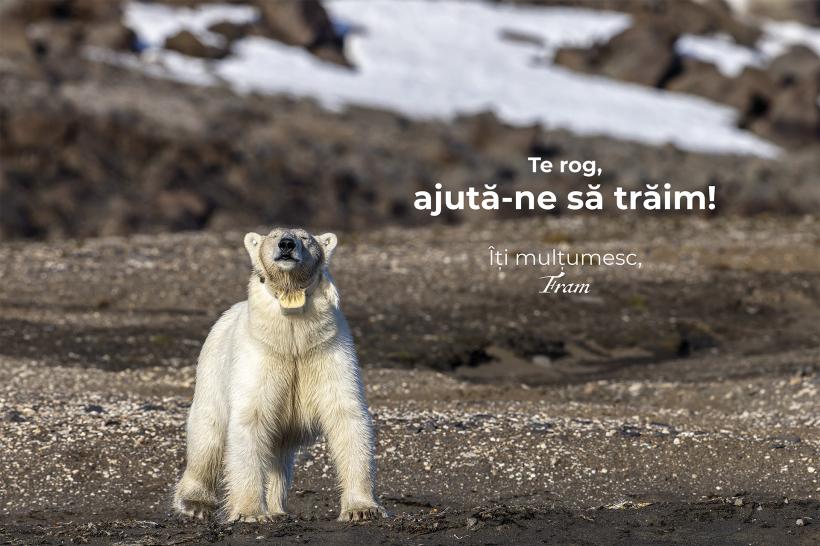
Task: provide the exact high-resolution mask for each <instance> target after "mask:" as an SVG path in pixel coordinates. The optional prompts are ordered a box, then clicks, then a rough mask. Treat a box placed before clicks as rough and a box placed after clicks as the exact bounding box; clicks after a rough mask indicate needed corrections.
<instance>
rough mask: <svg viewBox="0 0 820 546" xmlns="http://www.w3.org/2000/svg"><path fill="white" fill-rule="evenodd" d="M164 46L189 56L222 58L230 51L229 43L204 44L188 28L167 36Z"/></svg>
mask: <svg viewBox="0 0 820 546" xmlns="http://www.w3.org/2000/svg"><path fill="white" fill-rule="evenodd" d="M164 47H165V49H170V50H173V51H178V52H179V53H182V54H183V55H188V56H189V57H200V58H203V59H221V58H223V57H226V56H227V55H228V53H229V52H230V49H229V47H228V45H227V44H226V45H224V46H223V47H217V46H213V45H209V44H204V43H202V41H201V40H200V39H199V38H197V37H196V35H195V34H194V33H192V32H190V31H188V30H182V31H180V32H178V33H176V34H174V35H173V36H170V37H169V38H167V39H166V40H165V45H164Z"/></svg>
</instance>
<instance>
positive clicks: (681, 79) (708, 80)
mask: <svg viewBox="0 0 820 546" xmlns="http://www.w3.org/2000/svg"><path fill="white" fill-rule="evenodd" d="M733 85H734V82H733V81H732V80H731V79H730V78H727V77H726V76H724V75H723V74H721V72H720V71H719V70H718V69H717V67H716V66H715V65H713V64H711V63H706V62H703V61H699V60H697V59H691V58H684V59H683V60H682V61H681V71H680V74H679V75H677V76H676V77H675V78H672V79H671V80H670V81H669V82H668V84H667V85H666V89H668V90H669V91H675V92H678V93H689V94H691V95H699V96H701V97H706V98H708V99H711V100H714V101H720V102H723V101H725V100H726V98H727V95H728V94H729V92H730V91H731V89H732V87H733Z"/></svg>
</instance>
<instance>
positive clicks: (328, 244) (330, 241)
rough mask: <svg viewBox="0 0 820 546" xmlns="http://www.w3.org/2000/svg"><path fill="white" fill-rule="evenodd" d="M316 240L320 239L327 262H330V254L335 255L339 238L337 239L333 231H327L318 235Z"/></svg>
mask: <svg viewBox="0 0 820 546" xmlns="http://www.w3.org/2000/svg"><path fill="white" fill-rule="evenodd" d="M316 240H317V241H319V244H320V245H322V249H323V250H324V252H325V262H329V261H330V256H332V255H333V249H335V248H336V245H337V244H338V243H339V239H337V238H336V235H335V234H333V233H325V234H323V235H317V236H316Z"/></svg>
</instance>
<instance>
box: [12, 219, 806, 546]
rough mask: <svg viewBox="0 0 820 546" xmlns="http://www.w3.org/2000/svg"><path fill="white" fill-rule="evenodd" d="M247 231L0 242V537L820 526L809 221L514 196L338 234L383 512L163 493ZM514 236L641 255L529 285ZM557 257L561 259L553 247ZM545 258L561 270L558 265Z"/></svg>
mask: <svg viewBox="0 0 820 546" xmlns="http://www.w3.org/2000/svg"><path fill="white" fill-rule="evenodd" d="M242 235H243V234H242V233H226V234H214V233H198V234H176V235H158V236H135V237H131V238H109V239H91V240H86V241H69V242H59V243H49V242H46V243H8V244H4V245H2V246H0V453H2V457H0V542H1V543H10V544H31V543H37V544H68V543H91V544H108V543H118V544H140V545H148V544H198V543H207V542H216V543H230V544H250V543H263V542H276V543H280V542H281V543H302V542H319V541H321V542H322V543H338V544H354V543H355V544H362V543H365V544H369V543H390V544H392V543H402V544H442V543H496V544H501V543H540V542H548V543H573V544H591V543H608V544H612V543H616V544H654V543H659V542H667V543H682V544H820V501H818V495H820V484H818V474H819V473H820V472H818V469H820V454H818V447H820V432H818V426H817V425H818V421H819V420H820V400H819V399H818V388H820V375H818V369H820V326H818V325H820V282H819V281H820V220H818V219H814V218H810V217H806V218H799V219H790V220H783V219H774V218H755V219H731V218H721V219H714V220H705V219H692V218H688V219H681V218H677V219H673V218H669V219H647V218H642V219H639V220H638V219H629V218H620V219H605V220H604V219H601V220H596V219H591V218H580V217H579V218H558V219H556V218H553V219H529V220H521V221H499V222H495V223H487V224H484V225H482V226H480V227H476V226H475V225H473V226H457V227H446V226H436V227H430V228H421V229H414V230H407V229H402V230H399V229H385V230H380V231H374V232H372V233H369V234H366V235H363V234H344V233H342V234H340V243H341V244H340V247H339V249H338V250H337V254H336V256H335V257H334V263H333V265H332V271H333V273H334V276H335V279H336V281H337V283H338V285H339V287H340V290H341V293H342V305H343V308H344V310H345V312H346V313H347V315H348V318H349V319H350V322H351V326H352V328H353V331H354V335H355V337H356V341H357V344H358V347H359V352H360V357H361V361H362V365H363V367H364V369H365V371H364V379H365V383H366V387H367V395H368V400H369V402H370V405H371V410H372V412H373V413H374V417H375V423H376V426H377V435H378V467H379V485H378V490H379V492H380V494H381V500H382V502H383V503H384V505H385V507H386V508H387V509H388V510H389V511H390V512H391V513H392V514H393V516H392V517H391V518H388V519H384V520H380V521H376V522H369V523H365V524H358V525H353V524H341V523H337V522H335V521H333V519H334V515H335V513H336V512H337V510H338V504H337V503H338V498H337V495H336V492H335V489H334V475H333V469H332V467H331V465H330V461H329V459H328V457H327V453H326V450H325V446H324V444H323V443H322V442H320V443H318V444H317V445H315V446H314V447H312V448H310V449H308V450H306V451H305V452H304V453H302V454H300V457H299V462H298V464H297V471H296V479H295V484H294V489H293V491H292V493H291V498H290V512H291V516H290V517H289V518H288V519H287V520H282V521H277V522H273V523H269V524H226V523H220V522H216V521H209V522H190V521H185V520H181V519H178V518H177V517H176V516H174V515H172V514H171V512H170V510H169V498H170V491H171V488H172V486H173V483H174V481H175V479H176V478H177V477H178V476H179V474H180V471H181V469H182V467H183V462H184V461H183V456H184V434H183V432H184V430H183V427H184V420H185V417H186V413H187V408H188V406H189V404H190V400H191V395H192V392H193V377H194V364H195V360H196V355H197V353H198V350H199V346H200V344H201V343H202V340H203V339H204V336H205V335H206V334H207V331H208V328H209V326H210V325H211V324H212V323H213V322H214V320H215V319H216V318H217V317H218V315H219V313H220V312H221V311H223V310H224V309H226V308H227V307H228V306H229V305H230V304H232V303H234V302H235V301H238V300H240V299H242V298H243V292H244V286H245V284H246V282H247V277H248V274H249V266H248V261H247V258H246V255H245V254H244V249H243V248H242V243H241V241H242ZM491 245H492V246H494V247H495V248H496V249H503V248H507V249H510V250H511V251H513V250H521V251H527V252H531V251H539V250H541V251H545V250H548V249H553V248H555V249H562V250H563V251H565V252H569V253H576V252H618V251H626V252H636V253H637V254H638V256H639V257H640V259H641V262H642V267H641V268H640V269H637V268H627V267H586V268H583V269H581V270H579V269H577V268H573V267H567V268H565V269H566V271H567V279H571V280H573V281H575V282H588V283H589V284H590V292H589V293H588V294H539V293H538V292H539V291H540V290H542V289H543V287H544V282H545V281H544V280H543V279H540V278H539V277H541V276H544V275H545V274H546V273H545V272H555V271H556V270H557V269H556V268H545V269H543V270H541V269H536V268H531V267H517V268H516V267H508V268H503V269H502V270H499V269H498V268H496V267H492V266H490V265H489V262H488V255H489V250H488V247H489V246H491ZM558 269H560V268H558ZM549 274H553V273H549Z"/></svg>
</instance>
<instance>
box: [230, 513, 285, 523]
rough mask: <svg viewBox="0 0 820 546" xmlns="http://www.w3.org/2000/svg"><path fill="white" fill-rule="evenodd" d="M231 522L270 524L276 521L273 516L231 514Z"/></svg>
mask: <svg viewBox="0 0 820 546" xmlns="http://www.w3.org/2000/svg"><path fill="white" fill-rule="evenodd" d="M228 520H229V521H235V522H239V523H268V522H271V521H273V520H274V516H273V515H271V514H231V516H230V517H229V518H228Z"/></svg>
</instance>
